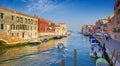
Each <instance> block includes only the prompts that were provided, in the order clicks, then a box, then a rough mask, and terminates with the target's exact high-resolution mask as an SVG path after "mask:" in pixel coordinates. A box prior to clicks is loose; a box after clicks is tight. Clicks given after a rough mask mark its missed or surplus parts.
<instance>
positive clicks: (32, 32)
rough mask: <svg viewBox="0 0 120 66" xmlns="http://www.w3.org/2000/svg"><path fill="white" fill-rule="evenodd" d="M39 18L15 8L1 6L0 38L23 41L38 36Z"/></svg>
mask: <svg viewBox="0 0 120 66" xmlns="http://www.w3.org/2000/svg"><path fill="white" fill-rule="evenodd" d="M37 25H38V19H36V18H34V17H32V16H28V15H26V14H23V13H20V12H17V11H15V10H11V9H7V8H0V36H1V37H0V40H1V41H2V40H3V41H5V42H6V43H13V42H21V41H24V40H29V39H33V38H37V37H38V32H37V30H38V27H37Z"/></svg>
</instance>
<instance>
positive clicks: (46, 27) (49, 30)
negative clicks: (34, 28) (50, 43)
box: [38, 18, 55, 37]
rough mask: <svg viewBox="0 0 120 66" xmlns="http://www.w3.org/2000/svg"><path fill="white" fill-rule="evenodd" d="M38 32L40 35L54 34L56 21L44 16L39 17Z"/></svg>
mask: <svg viewBox="0 0 120 66" xmlns="http://www.w3.org/2000/svg"><path fill="white" fill-rule="evenodd" d="M38 33H39V37H41V36H50V35H54V33H55V23H54V22H52V21H49V20H46V19H44V18H38Z"/></svg>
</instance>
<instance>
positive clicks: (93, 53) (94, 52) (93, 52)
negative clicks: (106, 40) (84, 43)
mask: <svg viewBox="0 0 120 66" xmlns="http://www.w3.org/2000/svg"><path fill="white" fill-rule="evenodd" d="M102 56H103V52H102V49H101V48H100V47H99V46H97V45H94V46H91V49H90V57H96V58H98V57H102Z"/></svg>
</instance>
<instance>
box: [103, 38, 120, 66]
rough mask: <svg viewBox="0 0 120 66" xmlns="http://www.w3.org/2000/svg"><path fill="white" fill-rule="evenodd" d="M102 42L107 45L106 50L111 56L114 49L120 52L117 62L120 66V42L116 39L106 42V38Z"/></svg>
mask: <svg viewBox="0 0 120 66" xmlns="http://www.w3.org/2000/svg"><path fill="white" fill-rule="evenodd" d="M102 42H103V43H105V45H106V48H107V49H108V51H109V52H110V53H109V54H111V55H112V52H113V50H114V49H115V50H116V51H117V52H118V59H117V62H116V66H118V65H120V42H119V41H117V40H115V39H110V40H108V41H106V39H105V38H104V37H103V38H102ZM111 55H110V56H111Z"/></svg>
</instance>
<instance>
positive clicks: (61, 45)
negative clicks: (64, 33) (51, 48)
mask: <svg viewBox="0 0 120 66" xmlns="http://www.w3.org/2000/svg"><path fill="white" fill-rule="evenodd" d="M57 48H58V49H64V48H65V46H64V44H63V43H58V45H57Z"/></svg>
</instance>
